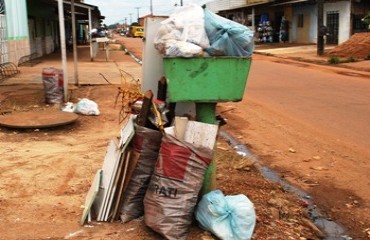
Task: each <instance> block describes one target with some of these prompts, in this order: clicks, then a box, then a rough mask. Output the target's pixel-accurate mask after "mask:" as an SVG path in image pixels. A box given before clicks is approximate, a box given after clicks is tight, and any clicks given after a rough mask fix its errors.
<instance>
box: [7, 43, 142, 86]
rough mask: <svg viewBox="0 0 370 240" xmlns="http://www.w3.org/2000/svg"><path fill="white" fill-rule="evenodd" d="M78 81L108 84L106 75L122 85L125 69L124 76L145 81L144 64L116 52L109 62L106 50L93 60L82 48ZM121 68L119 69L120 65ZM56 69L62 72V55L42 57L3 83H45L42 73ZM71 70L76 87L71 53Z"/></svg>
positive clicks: (69, 77) (86, 50)
mask: <svg viewBox="0 0 370 240" xmlns="http://www.w3.org/2000/svg"><path fill="white" fill-rule="evenodd" d="M77 55H78V79H79V84H81V85H90V84H91V85H95V84H107V82H106V81H105V80H104V78H103V77H102V76H101V75H100V74H103V75H104V76H105V77H106V78H107V79H108V80H109V81H110V82H111V83H113V84H120V83H121V75H120V70H119V69H121V70H123V71H125V72H127V74H126V73H124V77H125V78H126V79H127V80H128V81H131V80H132V78H134V79H135V80H137V79H141V65H140V64H138V63H137V62H135V60H134V59H132V58H131V57H130V56H129V55H127V54H126V53H125V52H124V51H122V50H112V51H110V52H109V59H108V61H107V60H106V54H105V50H100V51H99V53H98V54H97V56H96V58H95V59H94V61H91V59H90V48H89V46H87V45H85V46H78V54H77ZM116 64H117V65H118V66H119V68H118V67H117V65H116ZM48 67H55V68H58V69H62V61H61V54H60V52H57V53H53V54H50V55H48V56H45V57H42V58H41V63H39V64H36V65H34V66H23V67H18V69H19V70H20V73H19V74H17V75H15V76H14V77H11V78H8V79H5V80H2V81H1V82H0V86H1V85H3V86H4V85H14V84H42V71H43V69H44V68H48ZM67 70H68V82H69V84H71V85H72V84H75V78H74V62H73V55H72V53H71V52H68V56H67Z"/></svg>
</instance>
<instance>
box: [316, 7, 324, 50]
mask: <svg viewBox="0 0 370 240" xmlns="http://www.w3.org/2000/svg"><path fill="white" fill-rule="evenodd" d="M323 26H324V0H317V55H318V56H321V55H323V54H324V32H323Z"/></svg>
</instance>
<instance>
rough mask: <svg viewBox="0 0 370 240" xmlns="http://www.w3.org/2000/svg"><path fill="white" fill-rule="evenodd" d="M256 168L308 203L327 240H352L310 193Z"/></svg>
mask: <svg viewBox="0 0 370 240" xmlns="http://www.w3.org/2000/svg"><path fill="white" fill-rule="evenodd" d="M219 135H220V136H221V137H222V138H224V139H225V140H226V141H227V142H228V144H229V145H230V146H232V147H233V148H234V149H235V151H236V152H237V153H238V154H239V155H241V156H244V157H247V158H249V159H252V160H254V161H257V162H258V158H257V157H256V156H254V155H253V154H252V153H251V151H249V150H248V148H247V147H246V146H245V145H244V144H240V143H238V141H237V140H235V139H234V138H233V137H231V136H230V135H229V134H227V133H226V132H224V131H220V133H219ZM256 166H257V168H258V169H259V171H260V172H261V174H262V176H263V177H264V178H266V179H268V180H271V181H273V182H276V183H279V184H280V185H281V186H282V187H283V189H284V190H285V191H287V192H291V193H295V194H296V195H298V196H299V197H301V198H302V199H303V200H304V201H305V202H307V203H308V207H307V208H308V213H309V216H310V218H311V220H312V222H313V223H314V224H315V225H316V226H317V227H318V228H320V229H321V230H322V231H323V232H324V233H325V235H326V238H324V239H325V240H351V239H352V238H351V237H349V236H348V235H347V233H346V230H345V229H344V228H343V226H341V225H339V224H337V223H336V222H334V221H330V220H328V219H327V218H325V216H323V215H322V214H321V213H320V210H319V209H318V208H317V206H316V205H315V203H314V201H313V199H312V198H311V197H310V195H309V194H308V193H306V192H305V191H303V190H302V189H300V188H298V187H296V186H293V185H291V184H289V183H288V182H287V181H285V180H284V179H282V178H281V177H280V176H279V174H278V173H277V172H276V171H274V170H272V169H270V168H268V167H266V166H261V165H258V164H257V165H256Z"/></svg>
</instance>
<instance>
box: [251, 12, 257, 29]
mask: <svg viewBox="0 0 370 240" xmlns="http://www.w3.org/2000/svg"><path fill="white" fill-rule="evenodd" d="M254 15H255V13H254V7H252V29H253V32H256V23H255V21H254Z"/></svg>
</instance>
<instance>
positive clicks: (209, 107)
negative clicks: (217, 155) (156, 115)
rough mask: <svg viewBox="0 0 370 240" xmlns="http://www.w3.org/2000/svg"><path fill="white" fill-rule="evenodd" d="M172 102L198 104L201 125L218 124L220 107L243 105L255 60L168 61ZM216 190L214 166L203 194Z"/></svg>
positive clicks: (168, 80) (210, 170) (166, 60)
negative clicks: (217, 112)
mask: <svg viewBox="0 0 370 240" xmlns="http://www.w3.org/2000/svg"><path fill="white" fill-rule="evenodd" d="M163 62H164V71H165V76H166V79H167V84H168V88H167V91H168V95H169V96H168V97H169V101H170V102H195V104H196V118H197V121H200V122H204V123H209V124H215V120H216V117H215V116H216V103H217V102H230V101H234V102H235V101H241V100H242V98H243V94H244V89H245V86H246V83H247V79H248V74H249V69H250V66H251V62H252V59H251V58H250V57H198V58H181V57H167V58H164V59H163ZM215 187H216V167H215V163H214V162H212V164H211V165H210V167H209V168H208V170H207V172H206V176H205V180H204V184H203V194H205V193H207V192H209V191H212V190H214V189H215Z"/></svg>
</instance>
